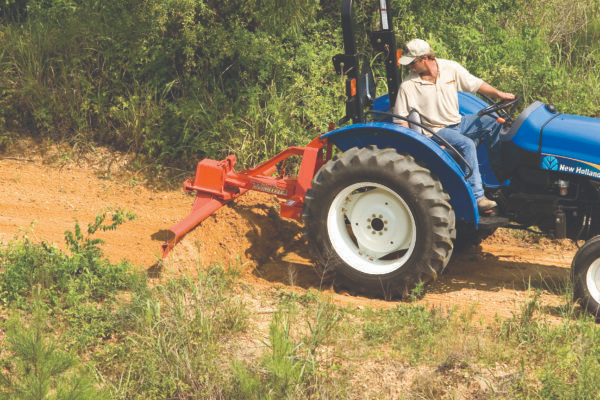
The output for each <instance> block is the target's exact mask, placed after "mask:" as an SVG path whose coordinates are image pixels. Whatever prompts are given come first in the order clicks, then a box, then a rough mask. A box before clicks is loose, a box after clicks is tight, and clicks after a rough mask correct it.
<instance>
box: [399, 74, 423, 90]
mask: <svg viewBox="0 0 600 400" xmlns="http://www.w3.org/2000/svg"><path fill="white" fill-rule="evenodd" d="M419 79H420V78H419V74H415V73H414V72H411V73H410V74H408V76H407V77H406V78H404V79H403V80H402V83H401V84H400V87H402V88H404V89H406V88H409V87H412V86H415V84H416V82H417V81H418V80H419Z"/></svg>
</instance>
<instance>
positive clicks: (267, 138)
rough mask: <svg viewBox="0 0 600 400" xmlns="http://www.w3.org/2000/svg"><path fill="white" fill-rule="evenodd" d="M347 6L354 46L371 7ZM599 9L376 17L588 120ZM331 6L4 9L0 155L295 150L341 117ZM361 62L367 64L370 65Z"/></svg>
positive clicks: (331, 2) (403, 11)
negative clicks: (23, 147)
mask: <svg viewBox="0 0 600 400" xmlns="http://www.w3.org/2000/svg"><path fill="white" fill-rule="evenodd" d="M355 3H356V5H355V9H356V13H355V14H356V19H357V29H358V33H357V36H358V37H359V38H360V39H361V40H364V38H363V36H364V35H363V33H364V30H365V29H367V28H370V24H371V22H372V21H374V19H371V17H374V16H376V14H370V12H371V11H375V10H372V9H373V8H374V7H376V5H377V2H375V1H365V0H357V1H356V2H355ZM599 4H600V3H599V2H598V0H577V1H571V0H569V1H567V0H553V1H551V2H546V1H541V0H533V1H523V0H518V1H507V0H489V1H480V0H465V1H460V2H456V1H441V2H440V1H438V0H425V1H422V0H420V1H415V0H407V1H395V2H394V3H392V5H391V10H392V12H393V15H394V18H395V20H394V21H395V24H396V26H397V35H398V40H399V43H405V42H406V41H407V40H409V39H411V38H413V37H416V36H419V37H423V38H425V39H427V40H429V41H430V42H431V43H432V44H433V47H434V49H435V50H436V51H437V52H438V54H439V55H440V56H443V57H450V58H453V59H457V60H459V61H461V62H463V63H464V64H465V65H466V66H467V67H468V68H469V69H470V70H471V71H472V72H474V73H475V74H477V75H480V76H481V77H483V78H485V79H487V80H489V81H490V82H491V83H492V84H495V85H497V86H499V87H502V88H505V89H506V90H510V91H512V92H514V93H518V94H521V95H522V96H524V97H525V100H526V101H525V103H529V102H531V101H532V100H543V101H547V102H551V103H554V104H556V105H557V106H558V107H559V109H560V110H562V111H563V112H568V113H574V114H582V115H589V116H600V104H598V102H597V101H596V100H597V99H598V97H599V95H600V86H599V85H598V81H599V79H598V78H599V76H598V75H599V74H600V72H599V70H598V68H597V67H596V66H597V65H598V63H599V62H600V45H599V43H600V40H599V39H600V17H599V15H600V12H599V11H600V10H599V7H600V6H599ZM339 7H340V1H339V0H321V1H317V0H295V1H285V2H279V1H274V0H260V1H259V0H246V1H242V0H227V1H211V0H166V1H164V0H161V1H157V0H150V1H140V0H129V1H120V0H105V1H102V2H99V1H97V0H53V1H48V0H6V1H4V2H2V4H0V22H1V23H0V44H1V48H2V50H1V51H0V72H1V73H0V93H1V96H0V146H4V145H7V144H10V143H11V141H13V140H14V139H15V138H16V137H17V136H18V135H21V134H27V135H31V136H33V137H37V138H40V139H47V140H51V141H60V142H64V141H66V142H68V143H71V144H72V145H77V146H79V147H81V146H93V145H94V144H97V143H100V144H109V145H111V146H114V147H115V148H118V149H121V150H125V151H131V152H135V153H136V154H137V155H138V157H137V159H136V164H137V165H154V166H156V167H161V166H162V167H164V166H171V167H182V168H185V169H186V170H187V169H190V168H191V167H192V166H193V164H194V163H195V162H196V161H197V160H198V159H199V158H200V157H203V156H208V157H211V158H219V159H220V158H222V157H223V156H225V155H227V154H229V153H230V152H232V151H233V150H235V152H236V153H237V155H238V158H239V160H240V163H241V164H242V165H245V166H248V165H250V164H255V163H257V162H259V161H262V160H264V159H266V158H267V157H269V156H272V155H273V154H275V153H276V152H279V151H281V150H282V149H283V148H285V147H287V146H288V145H292V144H293V145H302V144H305V143H307V142H308V140H310V139H311V138H313V137H314V136H316V135H317V134H318V133H321V132H323V131H324V130H325V129H326V127H327V123H328V122H330V121H337V120H338V119H339V118H340V117H341V116H342V115H343V101H342V100H343V85H342V82H341V81H340V79H339V78H338V77H337V76H336V75H335V74H334V71H333V66H332V64H331V57H332V56H333V55H334V54H336V53H338V52H341V51H342V41H341V29H340V26H339V25H340V24H339V18H340V17H339ZM369 15H371V16H369ZM367 16H369V17H367ZM370 57H371V60H372V61H373V62H375V64H376V65H379V64H378V63H377V62H376V61H377V60H380V58H381V57H379V56H377V55H375V54H371V55H370ZM382 85H383V84H382V83H381V80H380V86H382Z"/></svg>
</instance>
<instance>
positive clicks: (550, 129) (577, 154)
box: [501, 102, 600, 178]
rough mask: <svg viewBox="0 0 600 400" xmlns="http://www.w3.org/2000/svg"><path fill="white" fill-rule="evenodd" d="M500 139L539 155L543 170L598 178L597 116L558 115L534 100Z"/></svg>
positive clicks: (599, 126)
mask: <svg viewBox="0 0 600 400" xmlns="http://www.w3.org/2000/svg"><path fill="white" fill-rule="evenodd" d="M501 140H503V141H508V140H511V141H512V142H513V143H514V144H516V145H517V146H518V147H520V148H522V149H524V150H527V151H529V152H532V153H538V154H540V155H541V163H542V165H541V167H542V169H547V170H555V171H561V172H567V173H573V174H578V175H586V176H591V177H595V178H600V119H597V118H590V117H582V116H577V115H569V114H559V113H557V112H556V110H555V109H554V107H552V106H550V105H546V104H543V103H540V102H535V103H533V104H532V105H530V106H529V107H527V108H526V109H525V110H523V112H522V113H521V115H519V118H517V120H516V121H515V123H514V124H513V126H512V127H511V129H510V131H508V132H506V133H503V134H502V136H501Z"/></svg>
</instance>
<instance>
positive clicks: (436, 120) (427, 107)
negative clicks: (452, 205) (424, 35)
mask: <svg viewBox="0 0 600 400" xmlns="http://www.w3.org/2000/svg"><path fill="white" fill-rule="evenodd" d="M402 54H403V55H402V57H401V58H400V60H399V62H400V64H402V65H407V66H408V68H409V69H410V70H411V73H410V74H409V75H408V76H407V77H406V78H405V79H404V81H403V82H402V84H401V86H400V90H399V91H398V96H397V100H396V104H395V105H394V114H396V115H399V116H401V117H408V116H409V113H410V112H411V111H413V110H414V111H416V112H417V113H418V114H419V116H420V118H421V123H422V124H423V125H424V126H425V127H427V128H429V129H431V130H432V131H433V132H435V133H436V134H437V135H439V136H440V137H442V138H443V139H445V140H446V141H447V142H448V143H449V144H450V145H452V146H453V147H454V148H456V150H458V151H459V152H460V153H461V154H462V155H463V157H464V158H465V160H466V161H467V162H468V163H469V164H470V165H471V166H472V167H473V173H472V174H471V176H470V177H469V179H468V181H469V184H470V185H471V189H472V190H473V195H474V196H475V200H476V201H477V207H478V209H479V212H486V211H488V210H491V209H492V208H494V207H496V202H495V201H493V200H490V199H488V198H486V197H485V194H484V191H483V186H482V180H481V174H480V172H479V168H478V161H477V148H476V146H475V143H474V141H473V139H471V138H472V137H482V135H488V137H487V138H486V140H485V145H486V147H487V149H488V152H489V153H490V154H489V156H490V162H491V164H492V166H493V167H498V163H497V162H496V160H498V159H499V149H498V147H499V146H498V134H499V132H500V129H501V128H502V125H501V124H500V123H499V122H497V121H496V119H494V118H492V117H490V116H488V115H483V116H478V115H477V114H472V115H465V116H464V117H463V116H461V115H460V113H459V108H458V91H464V92H470V93H480V94H483V95H486V96H490V97H496V98H498V99H500V100H513V99H514V98H515V95H513V94H512V93H505V92H501V91H499V90H498V89H496V88H494V87H492V86H491V85H489V84H488V83H486V82H484V81H483V80H482V79H480V78H477V77H475V76H473V75H471V74H470V73H469V72H468V71H467V70H466V69H465V68H464V67H462V66H461V65H460V64H458V63H457V62H455V61H450V60H444V59H439V58H436V56H435V53H434V52H433V51H431V47H430V46H429V44H428V43H427V42H426V41H424V40H421V39H413V40H411V41H409V42H408V43H407V44H406V48H405V49H404V51H403V53H402ZM394 122H395V123H397V124H399V125H402V126H405V127H408V126H409V124H408V122H406V121H403V120H400V119H396V120H395V121H394ZM425 134H427V135H429V134H428V133H427V132H425ZM433 140H437V139H436V138H435V137H434V138H433ZM462 167H463V168H465V167H464V166H462Z"/></svg>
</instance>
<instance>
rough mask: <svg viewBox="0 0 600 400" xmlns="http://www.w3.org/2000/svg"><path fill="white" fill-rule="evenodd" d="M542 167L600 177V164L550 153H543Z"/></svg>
mask: <svg viewBox="0 0 600 400" xmlns="http://www.w3.org/2000/svg"><path fill="white" fill-rule="evenodd" d="M542 169H548V170H551V171H559V172H568V173H570V174H578V175H585V176H590V177H592V178H597V179H600V165H596V164H593V163H590V162H587V161H581V160H575V159H573V158H568V157H559V156H553V155H549V154H546V155H543V157H542Z"/></svg>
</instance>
